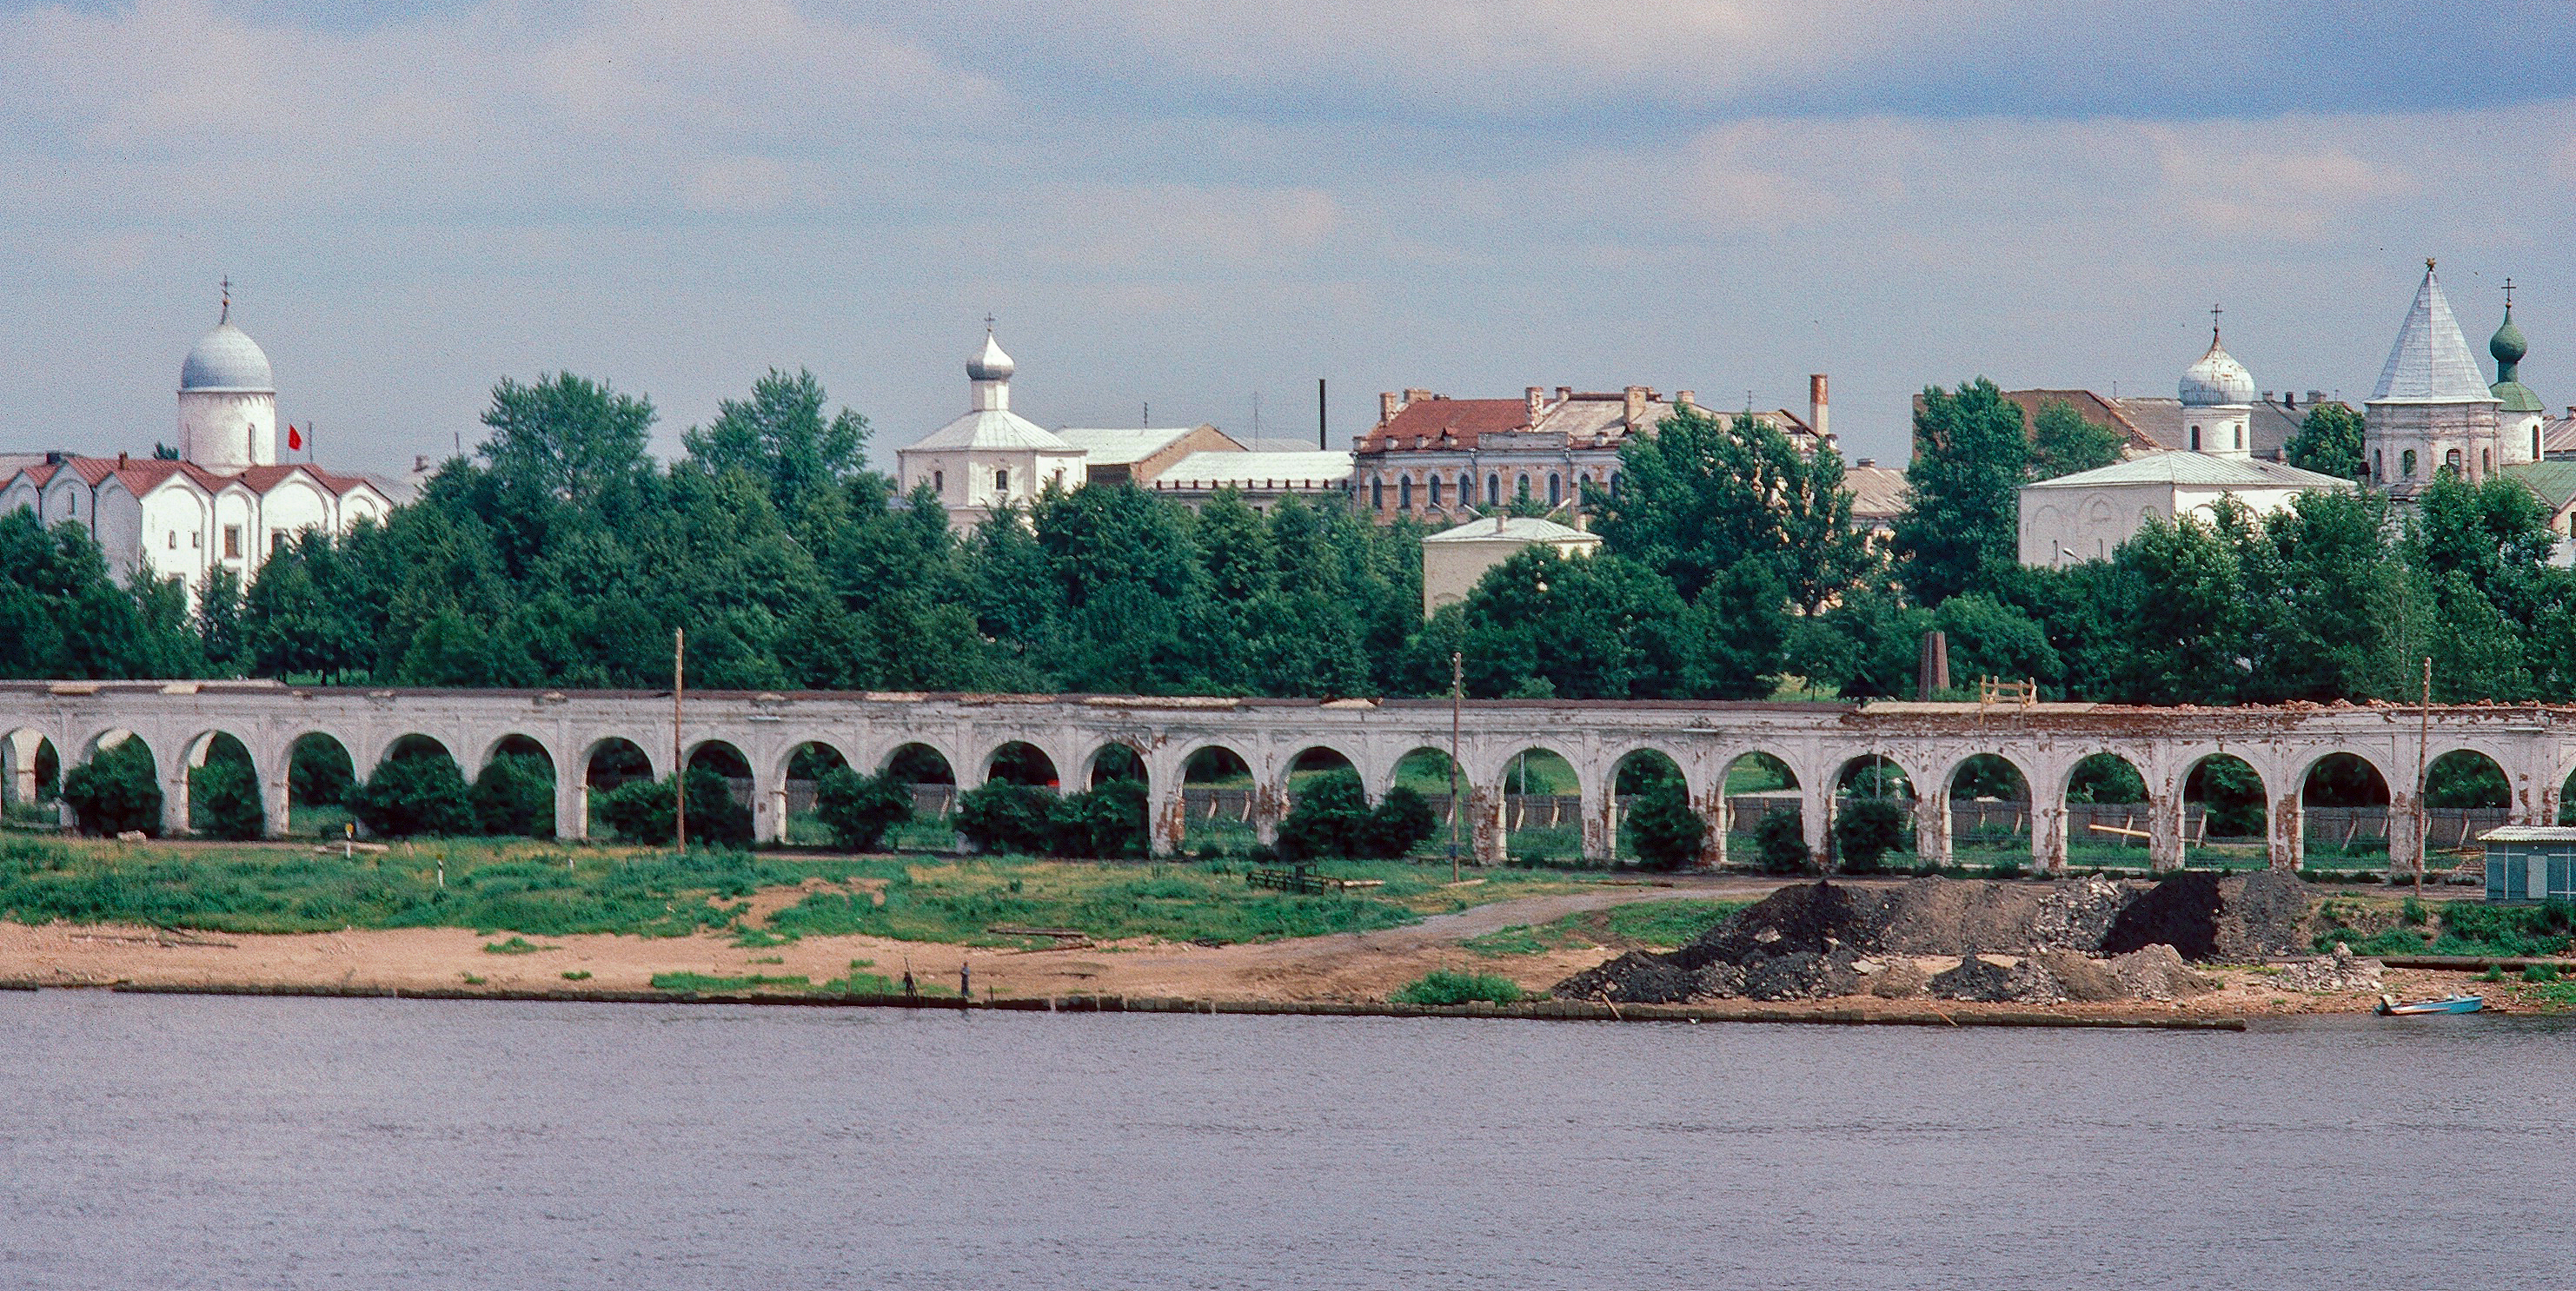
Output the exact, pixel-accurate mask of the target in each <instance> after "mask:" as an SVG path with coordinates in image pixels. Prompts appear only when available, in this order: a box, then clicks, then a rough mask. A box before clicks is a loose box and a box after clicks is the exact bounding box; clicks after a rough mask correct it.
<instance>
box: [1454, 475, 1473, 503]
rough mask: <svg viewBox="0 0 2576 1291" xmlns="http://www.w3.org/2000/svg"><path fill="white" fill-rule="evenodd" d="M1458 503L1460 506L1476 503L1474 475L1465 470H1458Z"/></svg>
mask: <svg viewBox="0 0 2576 1291" xmlns="http://www.w3.org/2000/svg"><path fill="white" fill-rule="evenodd" d="M1458 505H1460V506H1462V507H1471V506H1474V505H1476V477H1475V476H1473V475H1469V474H1468V473H1466V472H1465V471H1460V472H1458Z"/></svg>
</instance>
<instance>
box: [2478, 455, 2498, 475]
mask: <svg viewBox="0 0 2576 1291" xmlns="http://www.w3.org/2000/svg"><path fill="white" fill-rule="evenodd" d="M2478 474H2480V475H2493V474H2495V450H2494V449H2492V448H2481V449H2479V450H2478Z"/></svg>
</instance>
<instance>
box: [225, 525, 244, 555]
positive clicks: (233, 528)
mask: <svg viewBox="0 0 2576 1291" xmlns="http://www.w3.org/2000/svg"><path fill="white" fill-rule="evenodd" d="M224 559H226V560H239V559H241V526H240V525H237V524H228V525H225V526H224Z"/></svg>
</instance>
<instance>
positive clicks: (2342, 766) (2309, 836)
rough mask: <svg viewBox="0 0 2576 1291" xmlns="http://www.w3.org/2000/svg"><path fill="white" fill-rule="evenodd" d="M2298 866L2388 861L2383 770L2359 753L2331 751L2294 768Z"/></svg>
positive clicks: (2387, 786) (2388, 786)
mask: <svg viewBox="0 0 2576 1291" xmlns="http://www.w3.org/2000/svg"><path fill="white" fill-rule="evenodd" d="M2296 774H2297V776H2298V785H2299V797H2298V808H2299V839H2298V844H2299V864H2300V865H2301V866H2303V867H2305V868H2311V869H2344V868H2351V867H2353V866H2355V865H2358V864H2370V865H2371V867H2372V868H2377V867H2378V866H2384V865H2386V864H2387V863H2388V843H2389V824H2390V820H2389V804H2390V803H2391V802H2392V801H2393V797H2394V795H2393V784H2392V782H2391V781H2390V780H2389V778H2388V773H2387V772H2386V771H2385V770H2384V769H2382V768H2381V767H2380V765H2379V764H2378V763H2377V762H2376V761H2373V760H2372V759H2371V758H2369V757H2368V756H2366V755H2364V754H2360V753H2355V752H2352V751H2351V750H2349V749H2332V750H2328V751H2327V752H2324V753H2320V754H2318V755H2316V756H2315V757H2313V758H2310V759H2309V760H2308V764H2307V765H2306V766H2304V767H2301V768H2299V769H2298V771H2297V773H2296Z"/></svg>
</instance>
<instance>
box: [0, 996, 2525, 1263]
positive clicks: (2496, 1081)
mask: <svg viewBox="0 0 2576 1291" xmlns="http://www.w3.org/2000/svg"><path fill="white" fill-rule="evenodd" d="M2571 1057H2576V1027H2570V1026H2568V1025H2565V1024H2562V1023H2559V1022H2556V1021H2551V1020H2532V1019H2513V1018H2503V1017H2481V1018H2462V1019H2447V1020H2444V1019H2433V1020H2423V1021H2419V1022H2412V1023H2406V1024H2391V1023H2384V1022H2380V1021H2376V1020H2371V1019H2363V1018H2350V1019H2331V1020H2324V1021H2319V1022H2314V1023H2301V1024H2297V1025H2283V1026H2277V1027H2260V1028H2258V1029H2256V1030H2253V1031H2249V1032H2247V1033H2245V1034H2241V1035H2231V1034H2190V1033H2175V1034H2161V1033H2122V1032H2101V1031H2024V1030H1988V1029H1961V1030H1947V1029H1943V1030H1927V1029H1917V1028H1898V1027H1867V1028H1860V1027H1852V1028H1847V1027H1825V1026H1774V1025H1740V1024H1738V1025H1702V1026H1689V1025H1679V1024H1629V1025H1618V1024H1611V1023H1543V1022H1521V1021H1465V1020H1449V1019H1425V1020H1388V1019H1340V1018H1268V1017H1234V1016H1224V1017H1207V1016H1171V1015H1139V1016H1122V1015H1115V1014H1111V1015H1090V1014H1086V1015H1073V1014H1064V1015H1047V1014H1023V1013H1008V1014H982V1015H958V1014H953V1013H908V1012H900V1011H878V1010H864V1009H849V1010H836V1009H803V1008H748V1007H719V1006H688V1005H669V1006H663V1005H607V1004H510V1003H491V1004H484V1003H455V1002H427V1001H398V1000H315V999H269V998H225V997H205V996H148V995H115V994H109V993H106V992H101V991H46V992H42V993H38V994H26V993H17V992H9V993H0V1094H5V1096H6V1109H7V1110H6V1116H5V1119H0V1285H5V1286H7V1287H11V1288H55V1287H64V1288H70V1287H82V1288H88V1287H107V1286H113V1287H128V1288H157V1287H173V1288H177V1287H188V1288H202V1287H241V1286H263V1287H265V1286H281V1287H324V1286H330V1287H356V1286H394V1287H441V1288H443V1287H457V1288H468V1287H470V1288H494V1287H554V1286H562V1287H618V1288H666V1287H667V1288H733V1287H743V1288H750V1287H760V1288H770V1287H820V1286H849V1287H885V1288H949V1287H957V1288H986V1287H1104V1288H1105V1287H1298V1288H1305V1287H1389V1286H1400V1287H1475V1288H1524V1287H1604V1288H1613V1287H1712V1288H1714V1287H1735V1286H1765V1287H1834V1288H1848V1287H1860V1288H1869V1287H1903V1288H1916V1287H1976V1288H1987V1289H1992V1288H2025V1287H2026V1288H2033V1289H2034V1291H2036V1289H2039V1288H2047V1289H2050V1291H2063V1289H2064V1288H2089V1287H2139V1286H2149V1285H2152V1286H2158V1287H2208V1288H2229V1289H2231V1291H2234V1289H2238V1288H2249V1287H2261V1288H2266V1289H2267V1291H2270V1289H2277V1288H2301V1287H2320V1288H2324V1287H2332V1288H2337V1289H2339V1291H2340V1289H2343V1288H2351V1287H2356V1286H2405V1287H2418V1286H2453V1287H2481V1288H2502V1287H2521V1286H2534V1287H2537V1286H2555V1285H2561V1284H2563V1283H2564V1282H2565V1281H2566V1280H2567V1277H2568V1275H2569V1271H2570V1266H2571V1264H2576V1257H2571V1251H2576V1240H2571V1237H2570V1232H2569V1220H2568V1215H2569V1211H2570V1202H2569V1200H2568V1195H2567V1194H2568V1183H2567V1178H2568V1176H2567V1166H2568V1163H2569V1162H2570V1161H2576V1132H2571V1130H2570V1128H2569V1127H2570V1125H2571V1123H2576V1093H2571V1082H2570V1080H2569V1078H2568V1072H2569V1063H2570V1059H2571Z"/></svg>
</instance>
